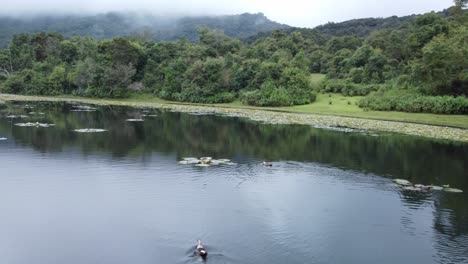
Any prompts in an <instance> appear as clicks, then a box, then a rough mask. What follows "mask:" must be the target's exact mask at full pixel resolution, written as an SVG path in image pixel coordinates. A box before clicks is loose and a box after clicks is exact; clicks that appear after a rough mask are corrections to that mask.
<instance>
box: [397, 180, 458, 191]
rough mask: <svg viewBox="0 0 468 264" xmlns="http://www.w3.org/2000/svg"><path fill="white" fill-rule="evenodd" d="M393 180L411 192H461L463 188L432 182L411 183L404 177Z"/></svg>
mask: <svg viewBox="0 0 468 264" xmlns="http://www.w3.org/2000/svg"><path fill="white" fill-rule="evenodd" d="M394 182H395V183H396V184H397V185H398V186H400V187H401V189H402V190H405V191H411V192H428V191H445V192H449V193H463V190H460V189H456V188H451V187H450V185H443V186H436V185H432V184H431V185H423V184H412V183H411V182H410V181H408V180H404V179H396V180H394Z"/></svg>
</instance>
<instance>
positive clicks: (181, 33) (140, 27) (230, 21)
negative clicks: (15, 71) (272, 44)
mask: <svg viewBox="0 0 468 264" xmlns="http://www.w3.org/2000/svg"><path fill="white" fill-rule="evenodd" d="M0 25H1V26H0V47H6V46H7V45H8V43H9V42H10V41H11V39H12V38H13V36H14V35H16V34H20V33H40V32H46V33H47V32H57V33H60V34H62V35H63V36H65V37H66V38H71V37H74V36H83V37H92V38H94V39H97V40H101V39H110V38H114V37H124V36H131V35H140V36H145V37H146V38H149V39H152V40H158V41H172V40H178V39H180V38H181V37H185V38H187V39H188V40H189V41H191V42H196V41H197V40H198V32H197V29H198V28H199V27H207V28H209V29H213V30H220V31H223V32H224V33H225V34H226V35H228V36H230V37H234V38H247V37H250V36H254V35H256V34H258V33H261V32H271V31H273V30H275V29H286V28H289V26H287V25H283V24H280V23H276V22H273V21H271V20H269V19H268V18H267V17H265V15H264V14H262V13H258V14H249V13H245V14H240V15H225V16H191V17H166V16H155V15H150V14H146V15H145V14H137V13H116V12H110V13H106V14H97V15H68V16H65V15H39V16H33V17H5V16H3V17H0Z"/></svg>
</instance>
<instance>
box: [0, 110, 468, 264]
mask: <svg viewBox="0 0 468 264" xmlns="http://www.w3.org/2000/svg"><path fill="white" fill-rule="evenodd" d="M29 106H32V107H33V108H28V106H26V105H25V103H16V104H11V105H9V106H8V107H7V108H5V107H4V108H3V109H0V138H2V137H5V138H7V139H6V140H1V141H0V234H1V235H0V263H8V264H31V263H38V264H39V263H40V264H42V263H43V264H55V263H57V264H59V263H60V264H62V263H71V264H75V263H76V264H83V263H87V264H88V263H99V264H107V263H108V264H120V263H122V264H124V263H125V264H128V263H135V264H140V263H141V264H146V263H152V264H153V263H175V264H178V263H201V262H202V260H200V259H199V258H197V257H194V256H193V249H194V245H195V241H196V239H202V240H204V241H205V243H206V245H207V248H208V250H209V253H210V255H209V257H208V259H207V263H252V264H254V263H273V264H276V263H278V264H279V263H359V264H363V263H364V264H366V263H369V264H370V263H372V264H374V263H468V195H467V193H468V145H467V144H459V143H449V142H443V141H434V140H429V139H423V138H418V137H411V136H402V135H392V134H379V135H367V134H362V133H345V132H340V131H330V130H320V129H314V128H311V127H308V126H279V125H265V124H260V123H256V122H252V121H247V120H243V119H237V118H231V117H222V116H200V115H194V114H182V113H173V112H167V111H158V110H149V111H147V110H144V109H131V108H123V107H99V108H98V109H97V111H93V112H77V111H75V110H78V108H76V107H73V106H72V105H68V104H62V103H58V104H50V103H48V104H46V103H36V104H30V105H29ZM30 112H35V113H31V114H29V113H30ZM10 114H15V115H18V114H25V115H28V116H29V117H28V118H26V119H12V118H8V117H6V116H8V115H10ZM142 115H151V116H146V117H143V118H144V119H145V121H144V122H127V121H125V120H126V119H128V118H140V117H142ZM154 115H156V116H154ZM21 122H43V123H53V124H55V127H49V128H37V127H19V126H15V125H14V124H15V123H21ZM80 128H103V129H107V130H108V131H107V132H104V133H99V134H98V133H89V134H80V133H76V132H73V129H80ZM201 156H211V157H214V158H228V159H231V160H233V161H234V162H236V165H232V166H217V167H209V168H199V167H194V166H191V165H179V164H178V163H177V162H178V161H179V160H180V159H182V158H183V157H201ZM263 160H272V161H273V164H274V165H273V167H271V168H267V167H263V166H262V165H261V162H262V161H263ZM394 178H404V179H409V180H410V181H412V182H414V183H422V184H436V185H442V184H450V185H451V186H453V187H456V188H460V189H463V190H464V191H465V192H464V193H463V194H451V193H446V192H429V193H412V192H406V191H402V190H401V189H400V188H398V187H396V186H394V185H393V183H392V179H394Z"/></svg>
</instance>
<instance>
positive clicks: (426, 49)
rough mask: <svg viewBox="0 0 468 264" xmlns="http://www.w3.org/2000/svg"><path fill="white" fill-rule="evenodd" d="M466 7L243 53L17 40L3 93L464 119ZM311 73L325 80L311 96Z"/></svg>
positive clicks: (126, 41)
mask: <svg viewBox="0 0 468 264" xmlns="http://www.w3.org/2000/svg"><path fill="white" fill-rule="evenodd" d="M465 4H466V1H460V0H456V1H455V6H454V7H451V8H450V9H448V10H447V11H446V12H443V13H428V14H424V15H419V16H415V17H412V18H411V19H408V21H406V22H402V23H401V25H397V26H395V27H390V28H384V29H381V30H376V31H374V32H372V33H370V34H368V29H367V28H365V27H363V32H362V34H361V33H356V32H352V33H350V34H351V35H344V36H340V34H341V33H340V34H337V35H338V36H332V35H330V34H323V33H321V32H320V31H319V30H317V29H294V30H290V29H289V30H275V31H273V32H272V33H270V34H268V35H266V36H263V35H261V36H258V37H256V39H255V40H253V41H252V42H247V43H246V42H242V41H240V40H239V39H235V38H231V37H229V36H227V35H225V34H223V33H222V32H221V31H215V30H210V29H208V28H201V29H199V30H198V34H199V41H198V42H196V43H192V42H190V41H189V40H187V39H186V38H181V39H180V40H178V41H170V42H155V41H153V40H151V39H150V38H147V37H145V36H144V35H134V36H130V37H117V38H113V39H104V40H95V39H93V38H91V37H72V38H65V37H64V36H62V35H60V34H58V33H36V34H19V35H15V36H14V38H13V39H12V41H11V42H10V44H9V45H8V48H5V49H2V50H1V51H0V71H2V73H3V74H2V77H0V89H1V91H2V92H6V93H18V94H40V95H58V94H74V95H80V96H89V97H125V96H128V95H129V94H130V93H135V92H144V93H151V94H154V95H156V96H158V97H160V98H163V99H167V100H174V101H184V102H197V103H224V102H232V101H234V100H240V101H242V102H243V103H245V104H249V105H258V106H286V105H298V104H307V103H310V102H313V101H314V100H315V95H316V93H318V92H322V93H323V92H325V93H342V94H344V95H346V96H354V95H361V96H365V97H364V98H363V99H362V100H360V102H359V106H360V107H362V108H364V109H372V110H396V111H406V112H431V113H444V114H468V99H467V98H466V96H467V95H468V60H467V59H466V58H468V45H467V41H468V27H467V26H468V12H467V10H464V9H463V6H464V5H465ZM343 27H344V28H349V25H347V24H343ZM335 29H336V28H335ZM338 29H339V28H338ZM338 29H337V30H338ZM340 32H341V31H340ZM365 32H367V33H365ZM366 35H368V36H366ZM360 36H361V37H360ZM362 36H366V37H362ZM311 73H323V74H326V76H327V78H326V80H325V81H324V82H323V83H322V85H321V86H319V87H313V86H312V85H311V83H310V74H311Z"/></svg>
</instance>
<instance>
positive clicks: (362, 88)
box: [322, 79, 381, 96]
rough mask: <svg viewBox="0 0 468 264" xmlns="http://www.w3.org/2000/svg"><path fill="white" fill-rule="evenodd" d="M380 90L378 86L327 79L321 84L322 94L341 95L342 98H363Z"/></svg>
mask: <svg viewBox="0 0 468 264" xmlns="http://www.w3.org/2000/svg"><path fill="white" fill-rule="evenodd" d="M380 88H381V85H378V84H358V83H353V82H350V81H347V80H343V79H329V80H327V81H325V82H324V83H323V84H322V91H323V92H326V93H341V94H343V95H344V96H365V95H368V94H370V93H371V92H374V91H378V90H379V89H380Z"/></svg>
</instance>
